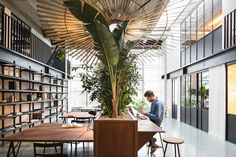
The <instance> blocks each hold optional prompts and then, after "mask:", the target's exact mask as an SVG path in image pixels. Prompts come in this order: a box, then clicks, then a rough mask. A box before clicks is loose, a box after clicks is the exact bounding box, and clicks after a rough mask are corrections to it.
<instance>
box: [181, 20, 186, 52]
mask: <svg viewBox="0 0 236 157" xmlns="http://www.w3.org/2000/svg"><path fill="white" fill-rule="evenodd" d="M185 32H186V29H185V21H184V22H183V23H182V24H181V50H185V48H186V47H185V41H186V40H185V37H186V36H185Z"/></svg>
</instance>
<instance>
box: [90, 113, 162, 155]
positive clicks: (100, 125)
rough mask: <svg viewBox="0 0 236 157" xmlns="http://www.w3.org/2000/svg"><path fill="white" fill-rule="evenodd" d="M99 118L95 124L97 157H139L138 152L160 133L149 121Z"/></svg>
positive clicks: (95, 150)
mask: <svg viewBox="0 0 236 157" xmlns="http://www.w3.org/2000/svg"><path fill="white" fill-rule="evenodd" d="M130 116H131V118H130V119H104V118H97V119H96V120H95V123H94V154H95V157H137V154H138V150H139V149H140V148H142V147H143V146H144V145H145V143H147V142H148V141H149V140H150V139H152V137H153V136H154V135H155V134H156V133H157V132H158V130H159V131H160V128H159V127H158V126H157V125H156V124H154V123H153V122H151V121H150V120H149V119H146V120H137V119H136V118H134V117H133V116H132V115H131V114H130Z"/></svg>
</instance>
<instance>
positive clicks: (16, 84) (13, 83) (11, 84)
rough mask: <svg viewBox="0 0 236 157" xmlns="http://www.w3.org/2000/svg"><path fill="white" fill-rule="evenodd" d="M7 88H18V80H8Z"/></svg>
mask: <svg viewBox="0 0 236 157" xmlns="http://www.w3.org/2000/svg"><path fill="white" fill-rule="evenodd" d="M8 88H9V89H15V90H18V89H19V82H16V81H9V83H8Z"/></svg>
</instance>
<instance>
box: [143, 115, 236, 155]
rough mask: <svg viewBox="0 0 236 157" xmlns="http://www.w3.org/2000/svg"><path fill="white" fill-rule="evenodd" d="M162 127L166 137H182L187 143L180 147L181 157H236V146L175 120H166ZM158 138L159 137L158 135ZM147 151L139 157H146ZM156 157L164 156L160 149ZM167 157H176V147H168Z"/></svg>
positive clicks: (144, 149) (144, 150)
mask: <svg viewBox="0 0 236 157" xmlns="http://www.w3.org/2000/svg"><path fill="white" fill-rule="evenodd" d="M162 127H163V128H164V129H165V130H166V133H165V134H163V137H165V136H173V137H180V138H183V139H184V140H185V143H184V144H183V145H181V146H180V153H181V157H236V144H232V143H230V142H227V141H225V140H224V139H221V138H219V137H217V136H214V135H211V134H209V133H206V132H204V131H201V130H198V129H196V128H194V127H192V126H189V125H187V124H185V123H182V122H178V121H177V120H174V119H165V120H164V121H163V124H162ZM156 137H157V138H158V137H159V136H157V135H156ZM146 152H147V149H146V148H145V147H143V148H142V149H141V150H140V151H139V157H146V156H147V155H146ZM153 156H154V157H155V156H156V157H158V156H163V153H162V150H161V149H159V150H158V151H157V152H155V153H154V155H153ZM166 156H167V157H173V156H174V147H173V146H172V145H168V149H167V155H166Z"/></svg>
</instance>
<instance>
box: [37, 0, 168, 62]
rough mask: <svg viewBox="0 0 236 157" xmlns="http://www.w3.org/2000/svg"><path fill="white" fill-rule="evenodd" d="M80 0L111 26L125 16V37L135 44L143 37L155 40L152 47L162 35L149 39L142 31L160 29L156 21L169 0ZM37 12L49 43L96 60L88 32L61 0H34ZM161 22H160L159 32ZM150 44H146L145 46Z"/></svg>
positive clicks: (77, 55) (88, 59)
mask: <svg viewBox="0 0 236 157" xmlns="http://www.w3.org/2000/svg"><path fill="white" fill-rule="evenodd" d="M84 2H86V3H88V4H90V5H91V6H93V7H94V8H96V9H97V10H98V11H100V12H101V13H102V14H103V16H104V17H105V18H106V19H107V21H108V22H109V24H110V26H111V27H112V24H114V23H117V22H120V21H125V20H128V21H129V24H128V26H127V30H126V33H125V40H126V41H127V40H140V41H141V42H140V43H141V44H140V45H137V46H136V48H140V49H142V47H143V45H144V44H143V41H147V40H152V41H156V43H153V42H152V45H153V46H154V47H155V48H156V47H157V45H160V41H161V37H162V35H158V36H154V37H153V38H152V39H150V37H147V36H146V35H147V34H148V33H149V34H150V33H152V34H153V32H155V31H158V32H160V29H158V28H157V27H156V24H157V22H158V20H159V18H160V16H161V15H162V14H163V13H165V12H164V11H165V9H166V6H167V3H168V2H169V0H84ZM37 12H38V15H39V18H40V22H41V27H42V29H43V32H44V34H45V36H46V37H47V38H49V39H50V40H51V42H52V44H53V45H56V46H57V47H58V48H60V49H63V50H66V51H67V52H69V54H70V55H71V56H72V57H75V58H79V59H81V60H82V61H87V62H88V61H89V62H94V61H96V60H97V59H96V51H95V50H94V42H93V39H92V36H91V35H90V33H89V32H88V31H87V30H86V29H85V27H84V23H83V22H81V21H79V20H78V19H77V18H76V17H74V16H73V15H72V13H71V12H70V11H69V10H68V8H67V7H65V6H64V3H63V0H37ZM165 26H166V25H165V23H163V26H162V32H163V33H164V31H165V29H166V27H165ZM111 27H110V28H111ZM159 34H160V33H159ZM151 48H152V47H151V46H148V49H151ZM143 51H147V50H146V49H143Z"/></svg>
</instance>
